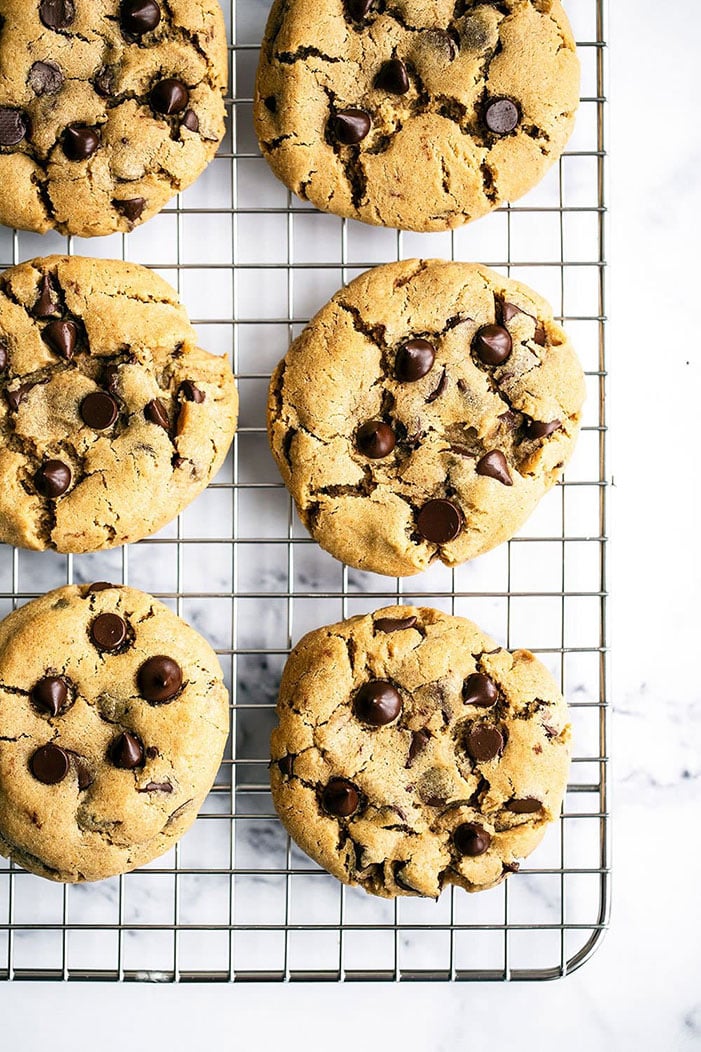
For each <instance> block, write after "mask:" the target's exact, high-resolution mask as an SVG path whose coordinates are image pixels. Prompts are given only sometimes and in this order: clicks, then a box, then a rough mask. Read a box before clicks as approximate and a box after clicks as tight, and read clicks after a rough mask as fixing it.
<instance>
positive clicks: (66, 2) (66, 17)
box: [39, 0, 75, 29]
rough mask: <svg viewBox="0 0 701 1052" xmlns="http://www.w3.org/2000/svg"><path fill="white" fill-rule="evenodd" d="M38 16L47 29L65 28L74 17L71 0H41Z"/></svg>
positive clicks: (73, 7)
mask: <svg viewBox="0 0 701 1052" xmlns="http://www.w3.org/2000/svg"><path fill="white" fill-rule="evenodd" d="M39 18H40V19H41V21H42V22H43V23H44V25H45V26H46V28H47V29H65V28H66V27H67V26H69V25H70V24H71V23H72V21H73V19H74V18H75V4H74V3H73V0H41V3H40V4H39Z"/></svg>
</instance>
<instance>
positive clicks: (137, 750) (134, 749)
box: [109, 731, 144, 771]
mask: <svg viewBox="0 0 701 1052" xmlns="http://www.w3.org/2000/svg"><path fill="white" fill-rule="evenodd" d="M109 756H110V760H111V761H112V763H113V764H114V766H115V767H121V768H122V769H123V770H125V771H133V770H134V768H135V767H140V766H141V765H142V763H143V762H144V747H143V745H142V744H141V742H140V741H139V739H138V738H137V736H136V735H135V734H130V733H129V731H124V733H123V734H120V735H119V737H118V738H117V740H116V741H115V742H114V744H113V745H112V747H111V749H110V753H109Z"/></svg>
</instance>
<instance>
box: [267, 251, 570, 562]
mask: <svg viewBox="0 0 701 1052" xmlns="http://www.w3.org/2000/svg"><path fill="white" fill-rule="evenodd" d="M583 398H584V380H583V375H582V369H581V367H580V365H579V362H578V360H577V357H576V355H575V353H574V351H573V350H572V347H571V345H570V343H569V341H568V339H567V336H566V335H565V333H564V332H563V331H562V329H561V328H560V326H559V325H556V324H555V322H554V321H553V315H552V310H551V308H550V307H549V305H548V304H547V303H546V302H545V300H543V299H541V297H540V296H538V295H536V293H535V292H533V291H532V290H531V289H529V288H527V286H525V285H522V284H520V283H519V282H517V281H511V280H510V279H508V278H505V277H502V275H500V274H496V273H495V272H494V271H492V270H488V269H487V268H486V267H481V266H475V265H470V264H467V263H446V262H442V261H440V260H428V261H422V260H407V261H405V262H401V263H389V264H387V265H385V266H381V267H376V268H375V269H374V270H371V271H368V272H367V273H365V274H362V275H361V276H360V277H358V278H356V279H355V280H354V281H352V282H351V283H350V285H348V286H347V288H344V289H341V291H340V292H337V293H336V295H335V296H334V297H333V299H332V300H331V301H330V302H329V303H327V304H326V306H325V307H323V308H322V309H321V310H320V311H319V313H318V314H317V315H316V317H315V318H314V319H313V320H312V321H311V322H310V324H309V325H308V326H307V328H306V329H305V330H304V331H303V332H302V334H301V335H300V336H299V338H298V339H297V340H296V341H295V342H294V343H293V344H292V347H291V348H290V350H289V352H288V354H287V357H286V358H284V359H283V361H282V362H281V363H280V365H279V366H278V368H277V369H276V371H275V373H274V374H273V378H272V381H271V385H270V398H269V408H268V421H269V434H270V441H271V445H272V449H273V453H274V455H275V459H276V461H277V463H278V467H279V468H280V471H281V473H282V477H283V479H284V480H285V483H286V485H287V486H288V488H289V489H290V491H291V493H292V495H293V497H294V499H295V502H296V504H297V510H298V512H299V515H300V518H301V519H302V521H303V523H304V524H305V526H306V527H307V529H308V530H309V531H310V532H311V533H312V536H313V537H314V538H315V540H317V541H318V542H319V544H320V545H321V546H322V548H325V549H326V550H327V551H329V552H331V554H332V555H335V556H336V557H337V558H338V559H342V560H343V561H344V562H346V563H348V564H349V565H350V566H356V567H358V568H360V569H363V570H374V571H375V572H376V573H384V574H397V575H404V574H414V573H418V572H419V571H421V570H424V569H425V568H426V567H427V566H428V565H429V563H431V562H432V561H433V560H434V559H436V558H440V559H441V560H442V561H443V562H444V563H446V564H447V565H449V566H455V565H456V564H457V563H461V562H463V561H464V560H465V559H471V558H473V557H474V556H476V555H480V554H481V553H482V552H485V551H488V550H489V549H490V548H493V547H494V546H495V545H497V544H499V543H500V542H501V541H504V540H506V539H507V538H509V537H511V536H512V535H513V534H514V533H515V532H516V531H517V530H518V529H519V527H520V526H521V525H522V523H523V522H524V520H525V519H526V518H527V517H528V515H529V514H530V513H531V511H532V510H533V508H534V507H535V505H536V504H537V502H538V501H539V500H540V498H541V497H542V496H543V494H544V493H545V492H546V490H548V489H549V488H550V487H551V486H552V485H553V483H554V482H555V481H556V480H557V478H558V476H559V475H560V473H561V471H562V468H563V465H564V463H565V461H566V460H567V458H568V457H569V455H570V453H571V452H572V448H573V444H574V440H575V438H576V435H577V432H578V430H579V420H580V408H581V405H582V401H583Z"/></svg>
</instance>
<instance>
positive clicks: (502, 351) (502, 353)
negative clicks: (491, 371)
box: [472, 325, 513, 365]
mask: <svg viewBox="0 0 701 1052" xmlns="http://www.w3.org/2000/svg"><path fill="white" fill-rule="evenodd" d="M472 347H473V350H474V352H475V354H476V355H477V357H478V358H479V359H480V361H483V362H484V364H485V365H501V364H502V362H505V361H506V359H507V358H508V357H509V355H510V354H511V351H512V349H513V343H512V340H511V334H510V332H509V330H508V329H505V328H504V326H503V325H483V326H482V328H481V329H479V330H478V331H477V333H476V334H475V338H474V340H473V341H472Z"/></svg>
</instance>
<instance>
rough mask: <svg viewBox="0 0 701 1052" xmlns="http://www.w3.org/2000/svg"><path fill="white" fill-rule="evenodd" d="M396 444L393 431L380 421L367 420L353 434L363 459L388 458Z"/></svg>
mask: <svg viewBox="0 0 701 1052" xmlns="http://www.w3.org/2000/svg"><path fill="white" fill-rule="evenodd" d="M396 443H397V439H396V436H395V434H394V431H393V430H392V428H391V427H390V426H389V424H385V423H383V422H382V420H368V421H367V423H365V424H363V425H362V427H359V428H358V430H357V431H356V433H355V444H356V446H357V447H358V450H359V451H360V452H361V453H362V454H363V456H365V457H370V459H371V460H382V458H383V457H388V456H389V455H390V453H391V452H392V450H393V449H394V447H395V445H396Z"/></svg>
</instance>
